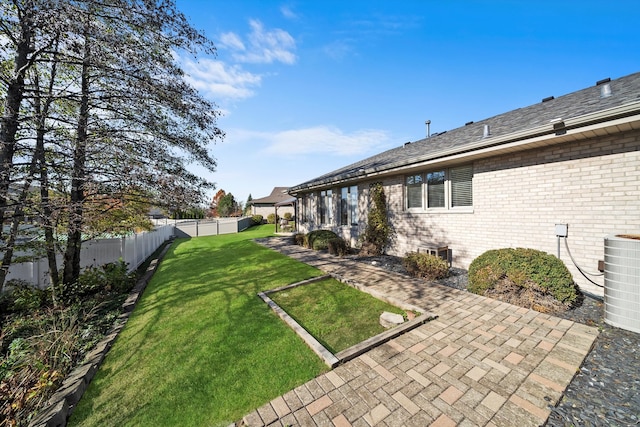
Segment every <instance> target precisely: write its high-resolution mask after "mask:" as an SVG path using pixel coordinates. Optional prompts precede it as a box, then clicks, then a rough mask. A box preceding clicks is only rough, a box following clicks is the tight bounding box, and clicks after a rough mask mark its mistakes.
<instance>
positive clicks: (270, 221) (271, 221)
mask: <svg viewBox="0 0 640 427" xmlns="http://www.w3.org/2000/svg"><path fill="white" fill-rule="evenodd" d="M275 223H276V214H274V213H272V214H269V215H267V224H275Z"/></svg>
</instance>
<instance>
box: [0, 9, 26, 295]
mask: <svg viewBox="0 0 640 427" xmlns="http://www.w3.org/2000/svg"><path fill="white" fill-rule="evenodd" d="M31 13H32V10H31V8H30V6H29V5H27V6H26V7H25V16H24V17H23V19H21V22H20V29H21V34H20V40H19V41H18V44H17V46H16V57H15V65H14V74H13V78H12V79H11V81H10V82H9V84H8V86H7V93H6V97H5V101H4V113H3V115H2V121H1V122H0V144H1V146H0V227H3V226H4V222H5V220H6V212H7V209H8V207H9V206H8V204H9V203H8V202H9V199H8V197H9V184H10V182H11V170H12V168H13V155H14V153H15V149H16V133H17V132H18V125H19V115H20V105H21V104H22V99H23V97H24V91H25V88H24V77H25V74H26V72H27V69H28V66H29V53H31V42H32V37H33V28H32V22H31ZM0 236H2V239H1V240H2V243H0V244H2V246H3V247H2V248H1V249H2V251H3V252H5V251H6V250H7V249H8V245H9V244H10V240H11V239H10V236H5V233H4V231H3V230H2V229H0ZM8 272H9V266H8V265H6V266H5V263H4V262H3V263H2V266H1V267H0V292H2V289H3V288H4V282H5V279H6V277H7V273H8Z"/></svg>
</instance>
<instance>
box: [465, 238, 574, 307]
mask: <svg viewBox="0 0 640 427" xmlns="http://www.w3.org/2000/svg"><path fill="white" fill-rule="evenodd" d="M502 280H506V281H508V282H509V283H512V284H513V285H515V286H518V287H520V288H535V289H540V290H542V291H543V292H545V293H548V294H550V295H552V296H553V297H554V298H555V299H556V300H558V301H560V302H561V303H564V304H566V305H571V304H573V303H574V302H576V300H577V299H578V290H577V288H576V286H575V284H574V282H573V277H572V276H571V273H570V272H569V270H568V269H567V267H566V266H565V265H564V263H563V262H562V261H560V260H559V259H558V258H556V257H555V256H553V255H550V254H548V253H546V252H542V251H538V250H535V249H526V248H517V249H512V248H507V249H495V250H490V251H487V252H485V253H483V254H482V255H480V256H479V257H477V258H476V259H474V260H473V262H472V263H471V265H470V266H469V285H468V290H469V291H471V292H474V293H476V294H481V295H482V294H484V293H485V292H487V290H489V289H492V288H494V287H495V286H496V285H497V284H498V282H500V281H502Z"/></svg>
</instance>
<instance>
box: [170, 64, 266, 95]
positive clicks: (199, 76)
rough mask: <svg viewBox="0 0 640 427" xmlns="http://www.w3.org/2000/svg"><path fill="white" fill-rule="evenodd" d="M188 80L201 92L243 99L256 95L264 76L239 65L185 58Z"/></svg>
mask: <svg viewBox="0 0 640 427" xmlns="http://www.w3.org/2000/svg"><path fill="white" fill-rule="evenodd" d="M182 63H183V66H184V70H185V73H186V74H187V77H186V78H187V81H188V82H189V83H191V85H193V87H195V88H196V89H198V90H199V91H200V92H201V93H203V94H205V95H208V96H211V97H213V98H214V99H215V98H225V99H243V98H249V97H251V96H253V95H254V91H253V88H255V87H258V86H260V83H261V81H262V77H261V76H260V75H259V74H253V73H250V72H248V71H245V70H243V69H242V68H241V67H239V66H235V65H231V66H230V65H227V64H225V63H223V62H221V61H216V60H213V59H209V58H202V59H200V60H199V61H197V62H196V61H193V60H191V59H183V61H182Z"/></svg>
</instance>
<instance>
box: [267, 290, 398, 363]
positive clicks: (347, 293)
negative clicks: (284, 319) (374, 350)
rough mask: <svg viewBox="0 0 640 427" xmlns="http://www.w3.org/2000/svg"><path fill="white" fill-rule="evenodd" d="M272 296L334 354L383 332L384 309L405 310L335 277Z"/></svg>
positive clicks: (392, 310)
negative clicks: (381, 318) (381, 317)
mask: <svg viewBox="0 0 640 427" xmlns="http://www.w3.org/2000/svg"><path fill="white" fill-rule="evenodd" d="M269 298H271V299H272V300H273V301H275V302H276V303H277V304H278V305H279V306H280V307H282V309H283V310H284V311H286V312H287V314H289V315H290V316H291V317H292V318H294V319H295V320H296V322H298V323H299V324H300V325H301V326H302V327H303V328H305V329H306V330H307V331H308V332H309V333H310V334H311V335H313V336H314V337H315V338H316V339H317V340H318V341H320V343H321V344H322V345H323V346H325V347H326V348H327V349H328V350H329V351H331V352H332V353H334V354H336V353H338V352H340V351H342V350H345V349H347V348H349V347H351V346H353V345H355V344H358V343H359V342H362V341H364V340H365V339H367V338H369V337H372V336H374V335H377V334H379V333H381V332H384V331H385V328H383V327H382V326H381V325H380V321H379V320H380V319H379V318H380V314H382V312H383V311H389V312H392V313H398V314H404V310H402V309H400V308H398V307H395V306H393V305H391V304H387V303H386V302H384V301H380V300H379V299H376V298H374V297H372V296H371V295H369V294H366V293H364V292H361V291H359V290H357V289H354V288H352V287H351V286H348V285H345V284H344V283H340V282H339V281H337V280H335V279H327V280H322V281H320V282H315V283H310V284H308V285H303V286H298V287H295V288H292V289H286V290H283V291H279V292H274V293H272V294H269Z"/></svg>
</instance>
